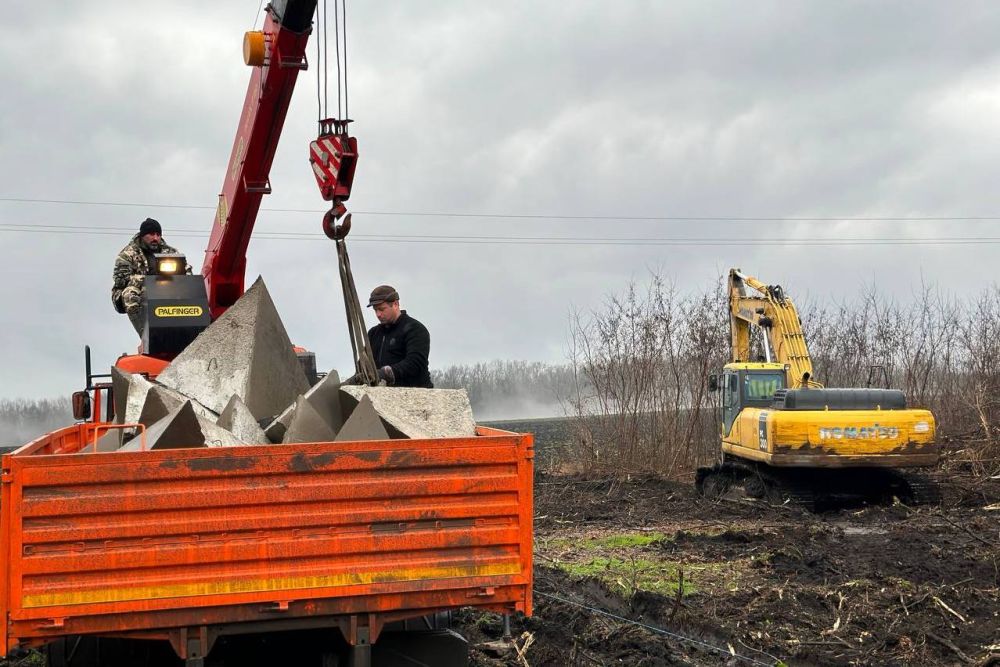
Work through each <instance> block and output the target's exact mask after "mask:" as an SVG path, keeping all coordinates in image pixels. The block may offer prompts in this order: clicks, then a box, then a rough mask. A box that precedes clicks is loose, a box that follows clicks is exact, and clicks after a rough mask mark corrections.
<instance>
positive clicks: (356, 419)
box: [336, 396, 389, 442]
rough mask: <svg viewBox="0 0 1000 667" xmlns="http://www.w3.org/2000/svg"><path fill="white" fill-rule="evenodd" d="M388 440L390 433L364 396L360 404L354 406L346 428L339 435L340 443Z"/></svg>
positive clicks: (345, 425) (369, 400)
mask: <svg viewBox="0 0 1000 667" xmlns="http://www.w3.org/2000/svg"><path fill="white" fill-rule="evenodd" d="M388 439H389V432H388V431H387V430H386V428H385V424H384V423H383V422H382V418H381V417H379V416H378V413H377V412H376V411H375V406H374V405H372V400H371V399H370V398H369V397H368V396H362V397H361V400H360V401H358V404H357V405H355V406H354V409H353V410H351V415H350V416H349V417H348V418H347V421H346V422H344V426H343V428H341V429H340V432H339V433H337V438H336V440H337V441H338V442H347V441H350V440H388Z"/></svg>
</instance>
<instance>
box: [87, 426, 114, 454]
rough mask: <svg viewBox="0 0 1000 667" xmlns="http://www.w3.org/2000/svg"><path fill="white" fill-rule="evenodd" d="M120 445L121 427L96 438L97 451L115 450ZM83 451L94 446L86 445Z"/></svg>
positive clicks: (90, 449)
mask: <svg viewBox="0 0 1000 667" xmlns="http://www.w3.org/2000/svg"><path fill="white" fill-rule="evenodd" d="M121 446H122V429H120V428H116V429H112V430H110V431H107V432H106V433H104V434H103V435H101V436H100V437H99V438H97V451H99V452H114V451H117V450H118V448H119V447H121ZM83 451H85V452H92V451H94V447H92V446H91V445H89V444H88V445H87V447H86V448H84V450H83Z"/></svg>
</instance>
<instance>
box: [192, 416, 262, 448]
mask: <svg viewBox="0 0 1000 667" xmlns="http://www.w3.org/2000/svg"><path fill="white" fill-rule="evenodd" d="M198 427H199V428H200V429H201V436H202V439H203V441H204V443H205V446H206V447H239V446H241V445H247V444H256V443H247V442H244V441H242V440H241V439H240V438H238V437H237V436H236V434H234V433H231V432H229V431H227V430H226V429H224V428H222V427H221V426H219V425H218V424H216V423H215V421H214V420H211V419H206V418H204V417H198Z"/></svg>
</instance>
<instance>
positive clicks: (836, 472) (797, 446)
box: [696, 269, 940, 505]
mask: <svg viewBox="0 0 1000 667" xmlns="http://www.w3.org/2000/svg"><path fill="white" fill-rule="evenodd" d="M729 315H730V325H731V349H732V355H731V359H730V363H727V364H726V365H725V366H724V367H723V370H722V373H721V374H714V375H711V376H710V377H709V383H708V384H709V389H710V390H711V391H713V392H717V393H719V394H721V399H720V401H719V406H718V415H719V427H720V433H721V436H722V458H721V461H720V462H719V463H717V464H716V465H715V466H713V467H708V468H699V469H698V471H697V476H696V486H697V488H698V490H699V491H700V492H701V493H702V494H703V495H705V496H708V497H719V496H722V495H724V494H726V493H727V492H728V491H729V490H730V489H732V488H733V487H742V488H743V490H744V492H745V494H746V495H748V496H750V497H758V498H766V499H768V500H772V501H779V502H781V501H785V500H788V499H792V500H795V501H798V502H802V503H804V504H814V505H821V504H824V503H825V502H828V501H829V502H834V503H842V502H850V501H862V502H885V501H889V500H891V499H892V498H894V497H895V498H898V499H899V500H900V501H902V502H904V503H915V502H931V501H933V500H935V499H936V488H935V487H934V485H933V484H931V483H930V482H929V481H927V480H926V479H925V478H923V477H920V476H917V475H914V474H912V473H911V472H910V471H909V470H908V469H911V468H917V467H924V466H932V465H934V464H936V463H937V462H938V459H939V457H940V449H939V446H938V444H937V443H936V441H935V437H934V434H935V423H934V415H932V414H931V413H930V411H928V410H922V409H914V408H908V407H907V405H906V397H905V396H904V394H903V392H902V391H900V390H898V389H883V388H871V387H868V388H864V389H860V388H859V389H828V388H824V387H823V385H822V384H820V383H819V382H817V381H816V380H815V379H814V378H813V367H812V359H811V358H810V356H809V349H808V347H807V346H806V339H805V335H804V334H803V332H802V322H801V320H800V319H799V314H798V311H797V310H796V309H795V305H794V304H793V303H792V300H791V299H789V298H788V296H787V295H786V294H785V292H784V290H783V289H782V288H781V286H780V285H766V284H764V283H762V282H761V281H759V280H757V279H756V278H753V277H751V276H748V275H745V274H743V273H742V272H741V271H740V269H732V270H730V272H729ZM751 342H754V343H755V344H754V345H751ZM755 352H756V354H755Z"/></svg>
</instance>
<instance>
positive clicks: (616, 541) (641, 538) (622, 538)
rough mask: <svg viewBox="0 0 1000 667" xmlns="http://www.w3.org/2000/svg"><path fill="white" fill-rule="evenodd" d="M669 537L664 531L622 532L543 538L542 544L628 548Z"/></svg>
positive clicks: (579, 547)
mask: <svg viewBox="0 0 1000 667" xmlns="http://www.w3.org/2000/svg"><path fill="white" fill-rule="evenodd" d="M669 539H671V538H670V536H668V535H666V534H664V533H622V534H619V535H604V536H601V537H586V538H583V539H579V538H576V539H571V538H567V537H555V538H552V539H550V540H545V541H544V542H542V544H543V545H544V546H546V547H549V548H554V549H567V548H574V547H575V548H578V549H584V550H592V549H619V548H623V549H629V548H634V547H645V546H649V545H650V544H654V543H656V542H663V541H664V540H669Z"/></svg>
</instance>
